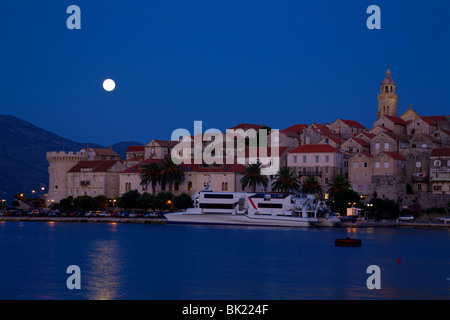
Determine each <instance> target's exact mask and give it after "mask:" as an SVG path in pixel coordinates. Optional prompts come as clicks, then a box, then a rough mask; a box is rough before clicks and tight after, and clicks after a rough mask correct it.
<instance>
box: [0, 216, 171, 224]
mask: <svg viewBox="0 0 450 320" xmlns="http://www.w3.org/2000/svg"><path fill="white" fill-rule="evenodd" d="M3 221H15V222H85V223H113V222H115V223H151V224H165V223H167V220H166V219H165V218H118V217H0V222H3Z"/></svg>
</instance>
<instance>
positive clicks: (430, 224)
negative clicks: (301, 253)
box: [0, 216, 450, 229]
mask: <svg viewBox="0 0 450 320" xmlns="http://www.w3.org/2000/svg"><path fill="white" fill-rule="evenodd" d="M8 221H15V222H50V223H54V222H78V223H80V222H85V223H141V224H142V223H147V224H167V219H165V218H141V217H139V218H127V217H26V216H2V217H0V223H2V222H8ZM334 228H430V229H435V228H439V229H450V223H445V222H438V221H425V220H424V221H414V222H404V221H397V220H385V221H370V220H369V221H356V222H342V223H341V224H340V225H339V226H335V227H334Z"/></svg>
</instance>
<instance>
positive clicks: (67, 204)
mask: <svg viewBox="0 0 450 320" xmlns="http://www.w3.org/2000/svg"><path fill="white" fill-rule="evenodd" d="M73 209H74V208H73V196H69V197H67V198H64V199H61V201H60V202H59V210H61V211H63V212H68V211H72V210H73Z"/></svg>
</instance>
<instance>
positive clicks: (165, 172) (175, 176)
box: [161, 156, 184, 192]
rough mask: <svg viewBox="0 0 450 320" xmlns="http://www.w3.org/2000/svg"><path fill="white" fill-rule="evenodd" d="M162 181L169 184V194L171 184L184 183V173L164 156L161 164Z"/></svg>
mask: <svg viewBox="0 0 450 320" xmlns="http://www.w3.org/2000/svg"><path fill="white" fill-rule="evenodd" d="M161 168H162V171H161V174H162V180H163V181H167V182H168V183H169V192H172V185H173V183H174V182H175V183H181V182H183V181H184V173H183V171H182V170H181V168H180V167H178V165H177V164H175V163H174V162H173V161H172V158H171V157H170V156H166V157H165V158H164V161H163V162H162V164H161Z"/></svg>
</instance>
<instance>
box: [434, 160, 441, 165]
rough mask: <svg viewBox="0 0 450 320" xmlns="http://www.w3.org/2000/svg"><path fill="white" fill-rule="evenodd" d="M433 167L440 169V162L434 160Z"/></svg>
mask: <svg viewBox="0 0 450 320" xmlns="http://www.w3.org/2000/svg"><path fill="white" fill-rule="evenodd" d="M433 165H434V166H435V167H440V166H441V161H440V160H434V161H433Z"/></svg>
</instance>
